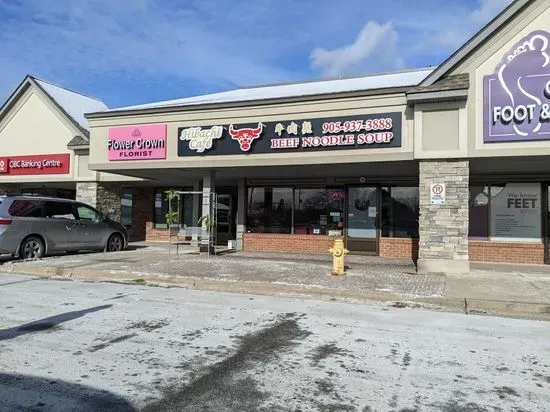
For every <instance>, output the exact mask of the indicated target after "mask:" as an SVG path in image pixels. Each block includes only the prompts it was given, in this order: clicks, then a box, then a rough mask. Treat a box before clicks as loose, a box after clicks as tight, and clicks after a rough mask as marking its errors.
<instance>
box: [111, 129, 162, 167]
mask: <svg viewBox="0 0 550 412" xmlns="http://www.w3.org/2000/svg"><path fill="white" fill-rule="evenodd" d="M107 148H108V151H109V160H151V159H166V125H165V124H143V125H139V126H123V127H112V128H110V129H109V139H108V140H107Z"/></svg>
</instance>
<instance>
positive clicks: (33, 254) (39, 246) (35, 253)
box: [19, 236, 45, 259]
mask: <svg viewBox="0 0 550 412" xmlns="http://www.w3.org/2000/svg"><path fill="white" fill-rule="evenodd" d="M44 250H45V247H44V242H43V241H42V239H40V238H39V237H36V236H30V237H28V238H26V239H25V240H23V242H22V243H21V247H20V248H19V257H20V258H21V259H40V258H41V257H42V256H44Z"/></svg>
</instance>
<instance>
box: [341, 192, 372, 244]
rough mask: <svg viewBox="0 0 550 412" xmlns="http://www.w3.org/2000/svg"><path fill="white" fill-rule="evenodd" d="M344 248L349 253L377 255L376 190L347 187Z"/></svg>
mask: <svg viewBox="0 0 550 412" xmlns="http://www.w3.org/2000/svg"><path fill="white" fill-rule="evenodd" d="M347 199H348V200H347V208H346V209H347V210H346V213H347V228H346V246H347V249H349V250H350V252H357V253H369V254H376V253H377V239H378V225H377V222H378V188H377V187H374V186H359V187H349V188H348V196H347Z"/></svg>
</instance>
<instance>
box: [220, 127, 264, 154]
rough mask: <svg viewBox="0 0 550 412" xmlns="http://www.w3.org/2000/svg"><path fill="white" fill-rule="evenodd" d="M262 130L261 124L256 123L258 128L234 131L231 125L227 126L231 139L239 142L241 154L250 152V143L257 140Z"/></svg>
mask: <svg viewBox="0 0 550 412" xmlns="http://www.w3.org/2000/svg"><path fill="white" fill-rule="evenodd" d="M263 130H264V125H263V124H262V123H258V127H255V128H246V129H235V128H234V127H233V125H230V126H229V134H230V135H231V138H232V139H233V140H236V141H238V142H239V146H241V150H242V151H243V152H248V151H249V150H250V147H251V146H252V141H253V140H254V139H257V138H259V137H260V135H261V134H262V131H263Z"/></svg>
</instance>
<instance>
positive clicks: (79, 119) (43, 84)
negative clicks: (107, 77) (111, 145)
mask: <svg viewBox="0 0 550 412" xmlns="http://www.w3.org/2000/svg"><path fill="white" fill-rule="evenodd" d="M26 79H29V81H30V82H31V83H34V84H35V86H37V87H38V88H39V89H41V91H42V92H44V93H46V94H47V95H48V97H49V98H50V99H52V100H53V101H54V102H55V104H57V105H58V106H59V107H60V108H61V109H62V111H64V112H65V113H64V114H66V116H68V117H69V120H70V121H71V122H72V123H75V125H76V126H78V127H79V128H80V129H82V132H86V131H88V120H87V119H86V117H85V114H86V113H89V112H92V111H104V110H109V107H108V106H107V105H106V104H105V103H103V102H102V101H101V100H99V99H98V98H95V97H90V96H87V95H85V94H82V93H79V92H76V91H74V90H71V89H68V88H66V87H63V86H59V85H57V84H55V83H51V82H49V81H47V80H42V79H39V78H38V77H35V76H33V75H27V77H26Z"/></svg>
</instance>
